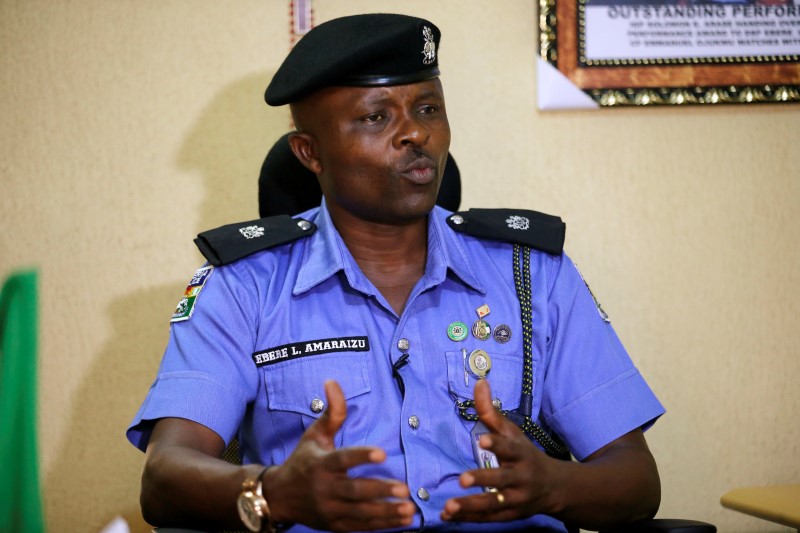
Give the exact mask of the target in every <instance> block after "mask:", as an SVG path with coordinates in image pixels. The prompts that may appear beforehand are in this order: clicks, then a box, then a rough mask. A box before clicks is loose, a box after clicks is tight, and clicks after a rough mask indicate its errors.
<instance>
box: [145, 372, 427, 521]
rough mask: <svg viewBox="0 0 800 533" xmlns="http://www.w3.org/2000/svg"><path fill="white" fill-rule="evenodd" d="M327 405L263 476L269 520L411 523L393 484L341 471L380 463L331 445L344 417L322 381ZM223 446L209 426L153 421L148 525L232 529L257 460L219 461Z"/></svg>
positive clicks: (333, 389) (370, 451) (374, 456)
mask: <svg viewBox="0 0 800 533" xmlns="http://www.w3.org/2000/svg"><path fill="white" fill-rule="evenodd" d="M325 393H326V395H327V398H328V410H327V411H326V412H325V413H324V414H323V415H322V416H321V417H320V418H319V420H317V421H316V422H314V424H312V425H311V427H309V428H308V429H307V430H306V432H305V433H304V434H303V436H302V438H301V439H300V442H299V444H298V445H297V448H295V450H294V452H293V453H292V454H291V455H290V456H289V458H288V459H287V460H286V462H285V463H284V464H282V465H279V466H275V467H272V468H270V469H269V470H268V471H267V472H266V473H265V474H264V476H263V489H262V490H263V492H264V494H265V496H266V498H267V502H268V503H269V506H270V510H271V511H272V518H273V521H275V522H293V523H301V524H306V525H309V526H311V527H314V528H316V529H323V530H330V531H354V530H361V531H364V530H370V529H382V528H392V527H404V526H407V525H409V524H411V522H412V520H413V517H414V510H415V508H414V504H413V503H412V502H411V500H410V499H409V491H408V487H407V486H406V485H405V484H403V483H400V482H398V481H391V480H378V479H369V478H351V477H350V476H348V474H347V470H348V468H352V467H353V466H356V465H359V464H365V463H380V462H382V461H383V460H385V459H386V452H384V451H383V450H381V449H380V448H375V447H354V448H340V449H338V450H337V449H336V448H335V446H334V436H335V435H336V432H337V431H338V430H339V428H340V427H341V425H342V423H343V422H344V419H345V417H346V415H347V406H346V405H345V400H344V395H343V394H342V391H341V389H340V388H339V385H338V384H336V383H335V382H332V381H330V382H327V383H326V384H325ZM224 450H225V443H224V442H223V440H222V438H221V437H220V436H219V435H217V434H216V433H215V432H214V431H212V430H211V429H209V428H207V427H206V426H203V425H201V424H198V423H197V422H192V421H190V420H186V419H182V418H162V419H160V420H158V422H156V424H155V427H154V428H153V433H152V435H151V437H150V442H149V445H148V449H147V461H146V463H145V468H144V474H143V476H142V496H141V503H142V513H143V514H144V517H145V520H147V521H148V522H149V523H151V524H153V525H156V526H179V527H195V528H198V529H209V528H211V529H240V528H241V526H242V523H241V520H240V519H239V515H238V513H237V511H236V498H237V496H238V494H239V492H240V491H241V487H242V482H243V481H244V480H245V478H247V477H249V476H253V475H255V474H257V473H258V472H260V471H261V470H262V469H263V467H262V466H261V465H256V464H252V465H245V466H238V465H233V464H230V463H228V462H226V461H224V460H222V459H221V457H222V453H223V451H224Z"/></svg>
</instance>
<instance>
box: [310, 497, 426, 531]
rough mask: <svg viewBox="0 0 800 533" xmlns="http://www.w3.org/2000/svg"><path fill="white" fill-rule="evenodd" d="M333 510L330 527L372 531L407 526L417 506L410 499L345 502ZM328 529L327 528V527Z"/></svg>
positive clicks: (343, 529)
mask: <svg viewBox="0 0 800 533" xmlns="http://www.w3.org/2000/svg"><path fill="white" fill-rule="evenodd" d="M333 512H334V513H335V518H333V519H331V520H330V523H329V527H330V528H331V529H333V530H338V531H370V530H376V529H392V528H399V527H407V526H409V525H411V523H412V522H413V520H414V513H415V512H416V507H415V506H414V504H413V503H412V502H410V501H403V502H388V501H375V500H373V501H369V502H361V503H352V502H345V503H343V504H342V505H341V506H337V507H336V508H335V509H334V510H333ZM326 529H327V528H326Z"/></svg>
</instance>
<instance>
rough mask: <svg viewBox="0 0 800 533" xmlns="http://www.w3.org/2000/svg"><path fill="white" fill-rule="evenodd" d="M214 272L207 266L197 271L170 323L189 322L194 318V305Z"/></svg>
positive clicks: (211, 267)
mask: <svg viewBox="0 0 800 533" xmlns="http://www.w3.org/2000/svg"><path fill="white" fill-rule="evenodd" d="M213 272H214V267H213V266H205V267H203V268H199V269H197V272H195V273H194V276H192V279H191V280H189V286H188V287H186V291H184V293H183V297H182V298H181V300H180V301H179V302H178V306H177V307H176V308H175V312H174V313H172V319H171V320H170V322H182V321H184V320H189V319H190V318H191V317H192V313H193V312H194V304H195V302H197V298H198V297H199V296H200V291H202V290H203V287H204V286H205V284H206V281H208V278H209V277H210V276H211V274H212V273H213Z"/></svg>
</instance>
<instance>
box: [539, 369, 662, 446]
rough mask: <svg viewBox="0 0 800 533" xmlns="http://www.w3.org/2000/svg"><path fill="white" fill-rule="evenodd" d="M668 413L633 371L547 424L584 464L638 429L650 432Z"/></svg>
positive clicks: (566, 408)
mask: <svg viewBox="0 0 800 533" xmlns="http://www.w3.org/2000/svg"><path fill="white" fill-rule="evenodd" d="M664 412H665V409H664V407H663V406H662V405H661V403H660V402H659V401H658V399H657V398H656V396H655V394H653V391H652V390H650V387H649V386H648V385H647V383H646V382H645V380H644V378H643V377H642V375H641V374H640V373H639V371H638V370H637V369H635V368H633V369H631V370H629V371H627V372H625V373H623V374H621V375H619V376H617V377H616V378H614V379H613V380H611V381H609V382H607V383H605V384H604V385H602V386H600V387H598V388H596V389H594V390H592V391H590V392H588V393H586V394H584V395H583V396H581V397H580V398H578V399H577V400H575V401H574V402H572V403H570V404H569V405H567V406H566V407H564V408H562V409H560V410H559V411H557V412H555V413H553V415H552V416H551V417H550V419H549V420H548V421H547V423H548V425H549V426H550V427H551V428H553V430H554V431H555V432H556V433H557V434H558V435H559V436H560V437H562V438H563V439H564V440H565V441H566V442H567V444H568V446H569V448H570V451H571V452H572V455H574V456H575V458H576V459H578V460H579V461H582V460H583V459H585V458H586V457H588V456H589V455H591V454H592V453H594V452H595V451H597V450H599V449H600V448H602V447H603V446H605V445H606V444H608V443H610V442H612V441H614V440H615V439H618V438H619V437H621V436H623V435H625V434H626V433H629V432H631V431H633V430H634V429H636V428H642V430H646V429H647V428H649V427H650V426H652V425H653V424H654V423H655V421H656V419H657V418H658V417H660V416H661V415H662V414H664ZM566 428H577V431H573V432H570V431H568V430H567V429H566Z"/></svg>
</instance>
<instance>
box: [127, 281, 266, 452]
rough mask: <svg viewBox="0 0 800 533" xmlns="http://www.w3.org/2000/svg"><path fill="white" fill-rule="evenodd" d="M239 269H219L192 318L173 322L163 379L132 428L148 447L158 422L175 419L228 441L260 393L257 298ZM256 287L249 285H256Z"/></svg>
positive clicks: (133, 437) (134, 438)
mask: <svg viewBox="0 0 800 533" xmlns="http://www.w3.org/2000/svg"><path fill="white" fill-rule="evenodd" d="M248 275H249V273H248V272H246V271H240V270H238V269H237V268H236V265H230V266H225V267H219V268H216V269H214V271H213V273H212V274H211V276H210V277H209V278H208V280H207V281H206V283H205V286H204V287H203V288H202V290H201V291H200V293H199V294H198V295H197V300H196V301H195V304H194V305H195V307H194V309H193V313H192V315H191V318H189V319H187V320H184V321H180V322H174V323H173V324H172V325H171V329H170V339H169V343H168V345H167V349H166V353H165V355H164V358H163V360H162V362H161V367H160V368H159V371H158V375H157V377H156V380H155V382H154V383H153V385H152V387H151V388H150V391H149V393H148V395H147V398H146V399H145V401H144V403H143V404H142V406H141V407H140V408H139V411H138V413H137V414H136V417H135V418H134V420H133V422H132V423H131V426H130V427H129V429H128V432H127V437H128V440H129V441H130V442H131V443H132V444H133V445H135V446H137V447H138V448H140V449H141V450H144V449H145V448H146V447H147V443H148V441H149V438H150V433H151V431H152V425H153V423H154V421H156V420H158V419H159V418H165V417H176V418H185V419H188V420H192V421H194V422H197V423H199V424H202V425H204V426H206V427H208V428H210V429H212V430H213V431H215V432H216V433H217V434H219V435H220V437H222V439H223V440H224V441H225V442H226V443H227V442H229V441H230V440H231V438H232V437H233V436H234V435H235V434H236V431H237V428H238V427H239V424H240V422H241V420H242V418H243V416H244V412H245V409H246V406H247V405H248V404H250V403H252V401H253V398H254V397H255V395H256V393H257V390H258V379H257V377H256V374H255V373H254V372H253V371H252V367H253V362H252V359H251V354H252V353H253V351H254V348H253V346H254V342H255V340H254V335H255V334H254V331H255V330H256V322H257V317H258V312H257V311H258V305H257V300H256V295H254V294H253V293H252V289H250V288H248V284H247V283H244V282H243V281H244V279H243V278H246V277H247V276H248ZM252 286H253V285H249V287H252Z"/></svg>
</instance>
